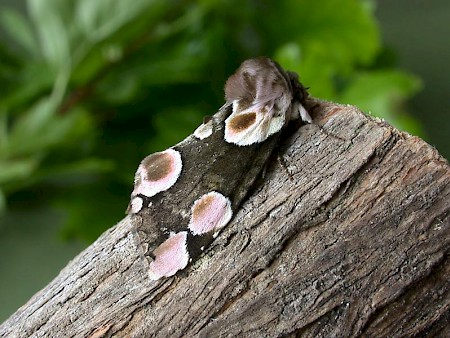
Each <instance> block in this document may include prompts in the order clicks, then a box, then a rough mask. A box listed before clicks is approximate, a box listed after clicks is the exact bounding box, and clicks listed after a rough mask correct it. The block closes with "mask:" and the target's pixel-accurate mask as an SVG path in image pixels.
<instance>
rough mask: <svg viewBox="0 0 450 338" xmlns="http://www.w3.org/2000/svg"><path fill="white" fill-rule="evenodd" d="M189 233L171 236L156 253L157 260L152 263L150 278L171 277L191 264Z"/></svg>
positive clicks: (154, 252) (154, 253) (183, 232)
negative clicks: (188, 246) (187, 244)
mask: <svg viewBox="0 0 450 338" xmlns="http://www.w3.org/2000/svg"><path fill="white" fill-rule="evenodd" d="M186 241H187V232H186V231H181V232H179V233H177V234H174V235H171V236H170V237H169V238H168V239H166V240H165V241H164V242H163V243H162V244H160V245H159V246H158V247H157V248H156V249H155V250H154V251H153V255H154V256H155V260H154V261H152V262H151V263H150V278H152V279H153V280H156V279H159V278H161V277H170V276H173V275H174V274H176V273H177V271H179V270H183V269H184V268H185V267H186V265H187V264H188V262H189V253H188V251H187V246H186Z"/></svg>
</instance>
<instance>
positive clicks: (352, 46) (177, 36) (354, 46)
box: [0, 0, 420, 240]
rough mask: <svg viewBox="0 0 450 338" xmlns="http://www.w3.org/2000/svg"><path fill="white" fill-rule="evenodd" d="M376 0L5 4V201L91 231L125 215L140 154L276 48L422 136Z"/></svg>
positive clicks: (0, 46)
mask: <svg viewBox="0 0 450 338" xmlns="http://www.w3.org/2000/svg"><path fill="white" fill-rule="evenodd" d="M373 5H374V4H373V2H372V1H357V0H281V1H264V0H260V1H257V0H254V1H250V0H247V1H245V0H244V1H237V0H222V1H220V0H217V1H215V0H201V1H182V0H179V1H176V0H134V1H132V2H130V1H127V0H94V1H93V0H65V1H60V0H29V1H28V2H27V3H26V9H27V10H26V13H21V12H18V11H16V10H13V9H8V8H1V16H0V23H1V25H2V28H3V30H4V31H5V32H7V33H8V35H7V36H6V37H3V38H2V40H1V41H0V81H1V84H2V85H1V87H2V89H1V91H0V205H1V207H0V208H1V209H2V210H3V212H5V210H7V208H6V205H7V203H6V201H8V206H9V207H19V208H20V207H26V206H27V205H30V203H32V204H36V203H37V204H39V203H51V204H53V205H56V206H58V207H60V208H63V209H64V210H66V211H67V214H68V218H67V219H68V220H67V222H66V227H65V229H64V234H65V235H66V236H68V237H77V238H84V239H87V240H93V239H95V238H96V237H97V236H98V235H99V233H101V232H102V231H103V230H105V229H106V228H107V227H110V226H111V225H112V224H114V222H116V221H117V220H119V219H120V218H121V217H122V216H123V213H124V210H125V208H126V205H127V202H128V196H129V193H130V191H131V188H132V181H133V175H134V172H135V170H136V167H137V165H138V163H139V161H140V160H141V159H142V158H143V157H144V156H146V155H147V154H148V153H150V152H153V151H157V150H162V149H164V148H166V147H168V146H171V145H173V144H175V143H176V142H178V141H180V140H181V139H183V138H184V137H185V136H186V135H188V134H190V133H191V132H192V131H193V130H194V129H195V127H196V126H197V125H198V124H200V123H201V120H202V116H204V115H211V114H213V113H214V112H215V111H216V110H217V108H218V107H220V106H221V105H222V104H223V84H224V82H225V80H226V78H227V76H229V75H230V74H231V73H233V72H234V70H235V69H236V68H237V67H238V65H239V64H240V63H241V62H242V61H243V60H244V59H246V58H250V57H255V56H258V55H266V56H270V57H272V58H274V59H276V60H277V61H279V63H280V64H281V65H282V66H283V67H284V68H286V69H289V70H293V71H296V72H298V73H299V74H300V78H301V81H302V83H303V84H304V85H305V86H307V87H309V88H310V93H311V94H312V95H314V96H317V97H320V98H324V99H328V100H333V101H337V102H341V103H350V104H356V105H358V106H359V107H361V108H362V109H364V110H365V111H369V112H372V113H373V114H376V115H379V116H381V117H383V118H385V119H386V120H388V121H390V122H391V123H393V124H395V125H396V126H397V127H399V128H401V129H406V130H409V131H411V132H413V133H416V134H417V133H420V130H419V127H418V126H417V124H416V123H415V121H414V120H413V119H412V118H411V117H410V116H408V115H407V113H406V112H405V111H404V110H405V109H404V105H403V103H404V102H405V100H406V99H407V98H409V97H410V96H412V95H413V94H414V93H415V92H417V91H418V90H419V89H420V81H419V80H418V79H417V78H415V77H414V76H412V75H409V74H406V73H404V72H401V71H399V70H396V69H394V66H395V64H394V62H392V58H390V57H389V53H388V51H386V50H385V49H384V48H382V46H381V45H380V37H379V31H378V27H377V23H376V21H375V18H374V16H373V8H372V6H373Z"/></svg>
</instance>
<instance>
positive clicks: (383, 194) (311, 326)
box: [0, 99, 450, 337]
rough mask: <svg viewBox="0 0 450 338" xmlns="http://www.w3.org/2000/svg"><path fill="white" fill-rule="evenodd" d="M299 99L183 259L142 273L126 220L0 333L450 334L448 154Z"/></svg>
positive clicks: (349, 110)
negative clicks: (253, 179) (231, 206)
mask: <svg viewBox="0 0 450 338" xmlns="http://www.w3.org/2000/svg"><path fill="white" fill-rule="evenodd" d="M308 106H309V111H310V112H312V115H313V118H314V123H313V124H310V125H305V126H302V127H301V128H299V129H298V130H297V131H296V132H295V133H294V134H293V135H291V137H289V138H288V139H286V140H285V143H284V144H283V145H281V146H280V148H279V150H278V151H279V156H280V158H282V159H283V161H281V162H282V163H283V165H280V164H279V163H277V161H274V163H273V164H272V165H271V166H270V167H269V168H268V170H267V171H266V173H265V176H264V178H263V179H262V180H261V182H259V184H258V185H257V186H256V187H255V190H254V191H253V193H252V194H251V196H250V197H249V198H248V200H247V201H246V202H245V203H244V204H243V206H242V208H241V209H240V211H239V212H238V213H237V214H236V216H235V217H234V219H233V221H232V222H231V223H230V224H229V225H228V226H227V227H226V229H225V230H224V231H223V232H222V233H221V234H220V235H219V237H218V238H217V239H216V240H215V242H214V243H213V245H212V247H211V248H210V249H209V250H208V251H207V252H206V254H205V255H203V257H202V258H201V259H199V260H198V261H197V262H195V263H194V264H193V265H192V266H189V267H188V268H187V269H186V270H185V271H182V272H181V273H179V274H178V275H177V276H175V277H173V278H168V279H163V280H159V281H151V280H149V279H148V276H147V268H148V266H147V265H146V264H147V263H146V262H145V261H144V260H143V259H142V258H141V256H140V255H139V250H138V247H137V244H136V241H135V237H134V234H133V233H132V231H131V223H130V220H129V218H125V219H123V220H122V221H121V222H120V223H119V224H117V225H116V226H115V227H113V228H112V229H110V230H108V231H107V232H105V233H104V234H103V235H102V236H101V237H100V238H99V239H98V240H97V241H96V242H95V243H93V244H92V245H91V246H90V247H89V248H87V249H86V250H85V251H83V252H82V253H81V254H80V255H78V256H77V257H76V258H75V259H74V260H73V261H71V262H69V264H68V265H67V266H66V268H64V269H63V270H62V271H61V273H60V274H59V276H57V277H56V278H55V279H54V280H53V281H52V282H51V283H50V284H49V285H48V286H47V287H45V288H44V289H43V290H41V291H40V292H38V293H37V294H36V295H35V296H34V297H32V298H31V299H30V300H29V301H28V303H26V304H25V305H24V306H22V307H21V308H20V309H19V310H17V312H16V313H15V314H13V315H12V316H11V317H10V318H9V319H8V320H7V321H5V322H4V323H3V324H2V325H1V326H0V337H111V336H114V337H281V336H283V337H285V336H292V337H294V336H301V337H356V336H367V337H404V336H421V337H422V336H423V337H427V336H430V337H431V336H433V337H435V336H440V337H449V336H450V278H449V276H450V264H449V262H450V259H449V249H450V217H449V211H450V168H449V165H448V163H447V161H446V160H445V159H444V158H442V157H441V156H440V155H439V154H438V152H437V151H436V150H435V149H434V148H432V147H431V146H429V145H428V144H426V143H425V142H424V141H422V140H421V139H419V138H417V137H414V136H410V135H408V134H406V133H402V132H399V131H398V130H396V129H394V128H393V127H391V126H390V125H388V124H387V123H385V122H383V121H381V120H379V119H375V118H371V117H369V116H366V115H364V114H362V113H361V112H359V111H358V110H357V109H356V108H354V107H351V106H343V105H337V104H333V103H327V102H323V101H318V100H315V99H310V100H309V101H308Z"/></svg>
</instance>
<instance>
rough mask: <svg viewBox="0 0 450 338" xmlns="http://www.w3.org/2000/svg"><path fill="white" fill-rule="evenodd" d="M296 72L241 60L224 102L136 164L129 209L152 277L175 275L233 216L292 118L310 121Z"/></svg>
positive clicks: (260, 60) (261, 61)
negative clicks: (173, 142)
mask: <svg viewBox="0 0 450 338" xmlns="http://www.w3.org/2000/svg"><path fill="white" fill-rule="evenodd" d="M306 95H307V93H306V90H305V89H304V87H303V86H302V85H301V84H300V83H299V82H298V80H297V77H296V74H295V73H290V72H285V71H284V70H283V69H282V68H281V67H280V66H279V65H278V64H277V63H275V62H274V61H272V60H270V59H268V58H257V59H251V60H247V61H245V62H244V63H243V64H242V65H241V66H240V68H239V69H238V70H237V71H236V73H235V74H233V75H232V76H231V77H230V78H229V80H228V81H227V83H226V86H225V96H226V101H227V103H226V104H225V105H224V106H223V107H222V108H221V109H220V110H219V112H218V113H217V114H215V115H213V116H212V117H208V118H205V120H204V121H203V124H202V125H200V126H199V127H198V128H197V129H196V130H195V131H194V134H193V135H191V136H190V137H188V138H187V139H185V140H184V141H182V142H180V143H179V144H177V145H175V146H173V147H171V148H170V149H167V150H165V151H162V152H159V153H155V154H151V155H149V156H147V157H146V158H145V159H144V160H143V161H142V162H141V164H140V165H139V167H138V170H137V172H136V176H135V182H134V189H133V192H132V194H131V201H130V204H129V206H128V209H127V212H128V213H129V214H130V217H132V218H133V222H134V224H136V229H137V234H138V240H139V243H140V244H141V247H142V249H143V253H144V256H145V257H146V259H148V261H149V274H150V277H151V278H152V279H159V278H162V277H169V276H173V275H174V274H175V273H177V271H180V270H182V269H184V268H185V267H186V266H187V265H188V264H189V262H191V261H192V260H193V259H195V258H196V257H198V256H199V255H200V254H201V253H202V252H203V251H204V250H205V248H206V247H207V245H209V244H210V243H211V241H212V240H213V239H214V238H215V237H216V236H217V234H218V233H219V231H220V230H221V229H222V228H223V227H225V226H226V225H227V224H228V222H229V221H230V220H231V218H232V216H233V214H234V213H235V212H236V210H237V208H238V207H239V205H240V204H241V203H242V201H243V199H244V198H245V196H246V195H247V193H248V191H249V189H250V188H251V186H252V185H253V183H254V182H255V180H256V178H257V177H258V176H259V175H260V172H261V170H262V169H263V168H264V166H265V165H266V163H267V161H268V159H269V157H270V155H271V153H272V151H273V149H274V148H275V146H276V145H277V142H278V137H279V135H280V132H281V130H282V129H283V127H284V126H286V125H287V123H288V122H289V120H292V119H297V118H299V117H300V118H301V119H302V120H304V121H307V122H310V121H311V118H310V117H309V114H308V113H307V111H306V110H305V109H304V107H303V105H302V102H303V100H304V99H305V97H306Z"/></svg>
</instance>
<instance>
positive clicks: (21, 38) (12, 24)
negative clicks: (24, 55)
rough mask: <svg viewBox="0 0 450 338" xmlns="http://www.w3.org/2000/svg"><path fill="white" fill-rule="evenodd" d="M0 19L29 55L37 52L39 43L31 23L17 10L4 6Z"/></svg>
mask: <svg viewBox="0 0 450 338" xmlns="http://www.w3.org/2000/svg"><path fill="white" fill-rule="evenodd" d="M0 20H1V22H2V24H3V27H4V28H5V29H6V31H7V32H8V34H9V35H10V36H11V37H12V38H13V39H14V40H16V42H17V43H18V44H19V45H20V46H21V47H22V48H24V49H25V50H26V51H27V52H28V55H30V56H33V55H35V54H36V52H37V50H38V48H37V46H38V44H37V41H36V38H35V36H34V34H33V30H32V28H31V26H30V23H29V22H28V21H27V20H26V19H25V18H24V17H23V16H22V15H21V14H20V13H18V12H17V11H15V10H13V9H10V8H4V9H2V11H1V12H0Z"/></svg>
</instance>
